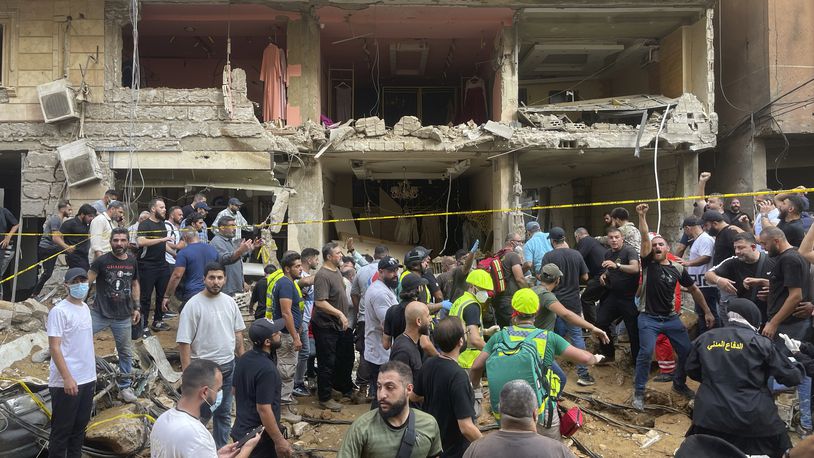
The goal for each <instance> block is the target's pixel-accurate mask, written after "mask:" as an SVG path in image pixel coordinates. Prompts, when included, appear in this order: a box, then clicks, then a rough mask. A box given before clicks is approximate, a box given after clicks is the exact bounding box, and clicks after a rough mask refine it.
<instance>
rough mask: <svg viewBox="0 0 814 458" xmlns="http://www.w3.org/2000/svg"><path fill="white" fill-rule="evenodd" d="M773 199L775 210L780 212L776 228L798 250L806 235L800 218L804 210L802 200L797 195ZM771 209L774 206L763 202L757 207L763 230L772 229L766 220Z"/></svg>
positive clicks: (782, 195)
mask: <svg viewBox="0 0 814 458" xmlns="http://www.w3.org/2000/svg"><path fill="white" fill-rule="evenodd" d="M774 199H775V203H776V205H777V209H778V210H780V222H778V223H777V228H778V229H780V230H781V231H783V234H785V236H786V240H787V241H788V242H789V244H790V245H791V246H794V247H797V248H799V247H800V244H801V243H802V242H803V238H804V237H805V235H806V231H805V229H804V228H803V220H802V219H801V216H800V215H802V213H803V211H804V208H805V202H804V201H803V198H802V197H800V196H799V195H797V194H778V195H777V196H775V198H774ZM773 209H774V205H772V204H771V203H770V202H764V203H762V204H761V205H760V207H759V210H760V218H761V224H762V225H763V228H764V229H765V228H767V227H774V224H772V222H771V221H769V218H768V214H769V212H770V211H772V210H773Z"/></svg>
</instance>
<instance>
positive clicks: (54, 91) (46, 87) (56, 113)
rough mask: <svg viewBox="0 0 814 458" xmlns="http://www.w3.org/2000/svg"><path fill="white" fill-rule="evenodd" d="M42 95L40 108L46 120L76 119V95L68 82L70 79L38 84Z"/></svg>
mask: <svg viewBox="0 0 814 458" xmlns="http://www.w3.org/2000/svg"><path fill="white" fill-rule="evenodd" d="M37 94H39V97H40V108H42V116H43V117H44V118H45V122H47V123H52V122H57V121H62V120H63V119H76V118H78V117H79V114H77V112H76V97H75V96H74V91H73V89H71V87H70V85H69V84H68V80H66V79H61V80H56V81H53V82H51V83H46V84H41V85H39V86H37Z"/></svg>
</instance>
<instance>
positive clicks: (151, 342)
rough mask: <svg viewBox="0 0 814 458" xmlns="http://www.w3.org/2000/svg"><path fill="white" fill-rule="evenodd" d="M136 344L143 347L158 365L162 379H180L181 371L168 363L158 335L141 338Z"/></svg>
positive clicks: (171, 381)
mask: <svg viewBox="0 0 814 458" xmlns="http://www.w3.org/2000/svg"><path fill="white" fill-rule="evenodd" d="M136 345H140V346H143V347H144V350H145V351H146V352H147V353H148V354H149V355H150V359H151V360H152V362H153V363H155V365H156V366H157V367H158V373H159V374H161V377H163V378H164V380H166V381H168V382H170V383H175V382H177V381H178V380H181V373H180V372H176V371H175V369H173V368H172V365H170V362H169V361H168V360H167V355H166V354H164V349H163V348H162V347H161V342H159V340H158V337H156V336H150V337H147V338H146V339H142V341H141V342H138V343H136Z"/></svg>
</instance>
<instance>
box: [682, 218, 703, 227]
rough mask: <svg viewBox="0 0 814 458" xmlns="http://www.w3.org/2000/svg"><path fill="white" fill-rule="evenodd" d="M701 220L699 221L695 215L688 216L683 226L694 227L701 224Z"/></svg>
mask: <svg viewBox="0 0 814 458" xmlns="http://www.w3.org/2000/svg"><path fill="white" fill-rule="evenodd" d="M700 225H701V221H698V220H697V219H696V218H695V217H694V216H688V217H686V218H684V222H683V223H681V227H682V228H684V227H692V226H700Z"/></svg>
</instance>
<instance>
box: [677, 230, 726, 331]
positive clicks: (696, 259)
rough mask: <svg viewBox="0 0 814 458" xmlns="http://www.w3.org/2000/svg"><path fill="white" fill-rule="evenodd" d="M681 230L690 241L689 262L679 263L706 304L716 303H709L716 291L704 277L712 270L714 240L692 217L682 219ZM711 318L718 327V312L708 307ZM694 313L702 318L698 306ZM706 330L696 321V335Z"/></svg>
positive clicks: (701, 322) (701, 311) (703, 324)
mask: <svg viewBox="0 0 814 458" xmlns="http://www.w3.org/2000/svg"><path fill="white" fill-rule="evenodd" d="M682 229H684V233H685V234H687V237H689V239H690V240H691V241H692V245H691V246H690V257H689V260H680V261H679V262H680V263H681V264H683V265H684V267H686V268H687V273H688V274H690V278H692V280H693V281H694V282H695V284H696V286H698V288H699V289H700V290H701V293H702V294H703V295H704V298H705V299H706V301H707V303H708V304H711V303H717V301H713V302H710V301H712V300H713V299H714V297H713V296H716V295H717V293H718V291H717V287H716V286H715V285H707V281H706V279H705V278H704V275H705V274H706V273H707V271H709V269H711V268H712V252H713V251H714V248H715V239H714V238H712V236H710V235H709V234H707V233H706V232H704V230H703V229H702V228H701V221H700V220H698V219H696V218H695V217H694V216H688V217H687V218H685V219H684V223H683V224H682ZM710 310H711V311H712V314H713V316H715V326H720V320H719V319H718V311H717V310H716V308H715V307H714V306H710ZM695 313H697V314H698V316H704V311H703V310H702V309H701V307H700V306H698V304H696V305H695ZM707 330H708V328H707V325H706V323H704V320H698V333H699V334H703V333H704V332H706V331H707Z"/></svg>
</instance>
